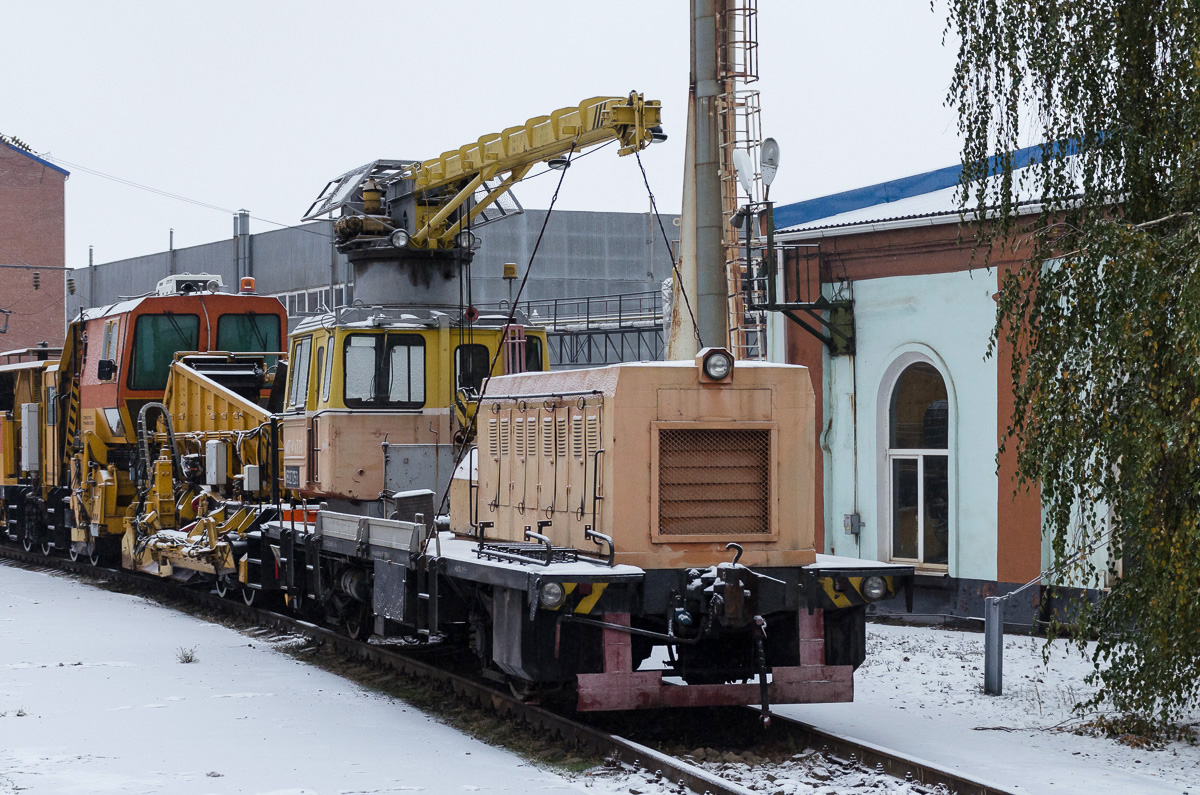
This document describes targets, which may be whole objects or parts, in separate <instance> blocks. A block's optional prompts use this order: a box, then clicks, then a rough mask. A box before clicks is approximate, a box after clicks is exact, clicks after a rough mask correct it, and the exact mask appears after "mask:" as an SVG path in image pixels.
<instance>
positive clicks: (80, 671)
mask: <svg viewBox="0 0 1200 795" xmlns="http://www.w3.org/2000/svg"><path fill="white" fill-rule="evenodd" d="M868 635H869V637H868V643H869V651H868V661H867V663H866V665H865V666H864V667H863V668H861V669H860V670H859V672H858V675H857V677H856V690H857V692H856V699H857V700H856V703H854V704H831V705H818V706H785V707H780V708H779V711H780V712H783V713H786V714H788V715H791V716H794V717H797V718H800V719H802V720H805V721H808V722H810V723H813V724H815V725H817V726H820V727H821V728H824V729H827V730H831V731H835V732H839V733H842V734H846V735H850V736H853V737H856V738H859V739H862V740H866V741H868V742H874V743H876V744H878V745H881V746H886V747H889V748H894V749H897V750H900V751H902V752H905V753H910V754H914V755H917V756H920V757H923V758H925V759H927V760H930V761H933V762H936V763H938V764H940V765H941V766H944V767H954V768H958V769H960V770H963V771H966V772H969V773H971V774H972V775H974V776H976V777H977V778H980V779H985V780H988V781H991V782H994V783H996V784H998V785H1001V786H1003V787H1005V788H1009V789H1012V790H1014V791H1017V792H1031V793H1032V792H1047V793H1049V792H1053V793H1059V792H1063V793H1070V792H1080V793H1087V795H1102V793H1109V792H1120V793H1160V792H1161V793H1174V794H1175V795H1179V793H1183V792H1188V793H1189V795H1200V749H1198V748H1196V747H1188V746H1183V745H1174V746H1171V747H1169V748H1167V749H1164V750H1159V751H1155V750H1146V749H1132V748H1128V747H1126V746H1122V745H1120V744H1118V743H1116V742H1113V741H1110V740H1105V739H1098V738H1091V737H1079V736H1076V735H1074V734H1070V733H1063V732H1059V731H1050V730H1049V729H1050V728H1051V727H1054V726H1056V725H1058V724H1060V723H1061V722H1062V721H1064V720H1069V719H1070V707H1071V705H1072V704H1074V702H1075V701H1076V700H1078V699H1079V698H1080V696H1081V695H1082V694H1083V692H1084V685H1083V681H1082V680H1083V676H1084V675H1085V674H1086V672H1087V670H1088V666H1087V663H1086V661H1083V660H1081V659H1080V658H1079V657H1078V656H1077V655H1076V656H1070V657H1068V656H1066V655H1064V654H1057V653H1056V655H1055V658H1054V660H1053V662H1052V667H1051V668H1050V669H1048V670H1047V669H1044V668H1042V666H1041V658H1040V651H1039V645H1038V644H1039V642H1037V641H1033V640H1030V639H1028V638H1016V637H1010V638H1008V640H1007V650H1006V655H1005V695H1004V696H1003V697H1000V698H991V697H987V696H984V695H983V694H982V692H981V685H982V666H983V661H982V659H983V658H982V655H983V638H982V636H981V635H977V634H969V633H960V632H950V631H944V630H939V629H932V628H911V627H892V626H875V625H871V626H869V627H868ZM180 649H194V650H195V655H196V657H197V661H196V662H194V663H191V664H184V663H181V662H180V661H179V656H180ZM705 766H706V767H709V768H710V769H711V770H713V771H714V772H717V773H719V774H720V775H722V776H727V777H730V778H735V779H737V780H740V781H741V782H742V783H743V784H744V785H747V786H751V787H752V788H754V789H756V790H759V791H764V792H768V793H773V794H775V793H778V794H780V795H808V794H809V793H814V794H815V793H821V794H822V795H842V793H904V792H906V791H908V788H907V787H906V786H905V785H903V784H902V783H897V782H895V781H894V780H891V779H888V778H886V777H883V776H877V775H874V774H872V773H871V772H869V771H867V772H863V771H855V770H847V769H841V768H839V766H838V765H837V764H836V763H835V762H832V761H831V760H824V759H822V758H821V757H820V755H813V754H808V753H806V754H802V755H798V757H797V759H796V760H794V761H793V762H790V763H788V764H786V765H783V766H773V765H765V764H762V763H761V762H760V761H759V760H755V759H753V758H748V759H747V760H745V761H738V760H736V759H732V758H728V757H727V758H724V759H720V760H715V761H714V760H705ZM813 771H816V773H815V775H814V772H813ZM652 779H653V777H652V776H646V775H642V774H637V773H634V772H632V771H629V770H621V769H618V770H612V769H605V770H597V771H589V774H584V775H568V774H562V773H558V772H556V771H549V770H544V769H540V768H538V767H537V766H534V765H531V764H530V763H529V762H527V761H525V760H523V759H522V758H520V757H518V756H516V755H514V754H512V753H510V752H508V751H505V750H502V749H498V748H495V747H491V746H489V745H487V744H485V743H482V742H479V741H476V740H473V739H471V738H469V737H465V736H463V735H462V734H461V733H459V732H457V731H455V730H454V729H452V728H450V727H447V726H445V725H443V724H441V723H439V722H437V721H436V720H435V719H433V718H431V717H429V716H428V715H426V714H424V713H422V712H421V711H419V710H417V709H414V708H413V707H411V706H409V705H407V704H405V703H404V702H402V701H399V700H396V699H393V698H390V697H388V696H385V695H381V694H379V693H376V692H373V691H370V690H367V689H365V688H362V687H359V686H358V685H355V684H353V683H350V682H348V681H347V680H345V679H343V678H340V677H338V676H336V675H334V674H331V673H327V672H325V671H322V670H320V669H318V668H316V667H313V666H311V665H307V664H304V663H301V662H298V661H297V660H295V659H294V658H293V657H292V656H290V655H288V654H285V653H283V652H282V651H280V650H279V649H277V648H276V647H275V646H273V645H272V643H270V642H267V641H264V640H260V639H257V638H255V637H249V636H247V635H245V634H242V633H239V632H237V631H234V630H231V629H228V628H225V627H222V626H219V625H216V624H211V623H208V622H205V621H202V620H200V619H198V618H195V617H192V616H188V615H185V614H181V613H178V612H175V611H172V610H169V609H167V608H164V607H161V606H159V605H157V604H155V603H153V602H150V601H147V600H145V599H142V598H139V597H136V596H128V595H124V594H118V593H112V592H109V591H105V590H102V589H98V588H95V587H92V586H90V585H86V584H83V583H80V582H77V581H75V580H73V579H71V578H68V577H63V576H57V575H52V574H47V573H40V572H35V571H29V570H26V569H21V568H17V567H13V566H8V565H0V794H3V795H7V793H16V792H28V793H43V792H45V793H59V792H61V793H103V792H121V793H125V792H129V793H159V792H162V793H172V795H187V794H188V793H263V794H264V795H329V794H330V793H340V794H344V793H368V792H369V793H395V792H428V793H439V792H474V791H480V792H556V791H568V792H570V791H583V790H586V791H590V792H594V793H617V792H620V793H634V792H638V793H643V794H644V795H665V794H666V793H675V792H678V790H677V789H676V788H675V787H674V786H672V785H670V784H669V783H667V782H664V781H654V780H652Z"/></svg>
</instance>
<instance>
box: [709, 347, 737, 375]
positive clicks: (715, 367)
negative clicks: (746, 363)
mask: <svg viewBox="0 0 1200 795" xmlns="http://www.w3.org/2000/svg"><path fill="white" fill-rule="evenodd" d="M732 369H733V357H732V356H730V355H729V354H728V353H725V352H724V351H715V352H713V353H710V354H709V355H708V358H707V359H705V360H704V374H705V375H706V376H708V377H709V378H711V379H712V380H714V381H720V380H721V379H723V378H726V377H728V376H729V371H730V370H732Z"/></svg>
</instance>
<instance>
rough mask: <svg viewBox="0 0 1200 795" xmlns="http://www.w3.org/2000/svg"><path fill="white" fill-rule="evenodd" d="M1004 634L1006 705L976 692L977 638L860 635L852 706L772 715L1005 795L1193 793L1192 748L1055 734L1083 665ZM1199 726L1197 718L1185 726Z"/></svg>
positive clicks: (885, 629)
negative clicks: (861, 653)
mask: <svg viewBox="0 0 1200 795" xmlns="http://www.w3.org/2000/svg"><path fill="white" fill-rule="evenodd" d="M1043 644H1044V641H1043V640H1041V639H1037V638H1030V637H1023V636H1012V635H1009V636H1006V637H1005V644H1004V695H1002V696H987V695H984V693H983V635H982V634H978V633H970V632H958V631H952V630H945V629H940V628H933V627H900V626H887V625H877V624H868V625H867V661H866V663H864V664H863V666H862V667H861V668H859V669H858V671H857V673H856V674H855V684H854V689H855V692H854V699H855V701H854V703H853V704H820V705H800V706H781V707H779V708H778V711H779V712H780V713H781V714H784V715H787V716H789V717H793V718H797V719H799V720H803V721H806V722H808V723H811V724H813V725H815V726H817V727H819V728H821V729H825V730H826V731H830V732H834V733H838V734H843V735H847V736H851V737H854V738H856V739H859V740H865V741H867V742H871V743H874V744H876V745H880V746H884V747H887V748H891V749H895V750H897V751H899V752H901V753H905V754H908V755H911V756H916V757H919V758H922V759H925V760H928V761H930V762H934V763H936V764H938V765H939V766H941V767H946V768H953V769H957V770H959V771H962V772H965V773H969V774H971V775H973V776H975V777H977V778H979V779H982V780H985V781H987V782H991V783H994V784H997V785H999V786H1001V787H1004V788H1005V789H1011V790H1012V791H1014V792H1022V793H1024V792H1029V793H1084V794H1085V795H1101V794H1102V793H1110V792H1111V793H1173V794H1174V795H1180V793H1190V795H1200V747H1197V746H1189V745H1185V744H1182V743H1175V744H1172V745H1170V746H1168V747H1166V748H1165V749H1162V750H1152V749H1146V748H1141V749H1137V748H1130V747H1128V746H1126V745H1122V744H1120V743H1118V742H1116V741H1114V740H1109V739H1104V738H1097V737H1085V736H1079V735H1076V734H1074V733H1071V732H1069V731H1062V730H1057V729H1056V728H1055V727H1059V726H1067V727H1069V726H1072V725H1075V724H1077V723H1078V721H1077V719H1075V718H1074V716H1073V714H1072V710H1071V708H1072V707H1073V706H1074V704H1075V703H1076V702H1078V701H1081V700H1083V699H1084V698H1086V697H1087V696H1089V695H1090V694H1091V692H1092V691H1091V690H1090V689H1089V688H1088V686H1087V685H1086V684H1085V683H1084V677H1085V676H1086V675H1087V673H1088V671H1090V670H1091V663H1090V661H1089V660H1088V659H1084V658H1083V657H1081V655H1080V654H1079V653H1078V652H1071V651H1069V650H1068V648H1067V644H1066V642H1065V641H1059V642H1056V644H1055V648H1054V651H1053V655H1052V657H1051V659H1050V664H1049V667H1046V666H1044V665H1043V664H1042V646H1043ZM1192 720H1195V721H1200V713H1198V714H1195V715H1193V716H1192Z"/></svg>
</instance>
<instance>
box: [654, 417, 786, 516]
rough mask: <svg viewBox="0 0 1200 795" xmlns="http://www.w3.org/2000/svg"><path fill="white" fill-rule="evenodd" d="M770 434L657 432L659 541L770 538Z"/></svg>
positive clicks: (708, 431) (738, 431) (751, 431)
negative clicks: (666, 538) (674, 538)
mask: <svg viewBox="0 0 1200 795" xmlns="http://www.w3.org/2000/svg"><path fill="white" fill-rule="evenodd" d="M770 462H771V432H770V431H769V430H709V429H686V430H683V429H681V430H668V429H665V428H663V429H660V430H659V432H658V532H659V534H660V535H672V536H685V535H755V534H760V535H766V534H769V533H770V532H771V523H770V517H771V463H770Z"/></svg>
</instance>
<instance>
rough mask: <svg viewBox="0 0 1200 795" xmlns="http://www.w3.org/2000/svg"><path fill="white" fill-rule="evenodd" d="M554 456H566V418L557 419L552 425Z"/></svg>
mask: <svg viewBox="0 0 1200 795" xmlns="http://www.w3.org/2000/svg"><path fill="white" fill-rule="evenodd" d="M554 454H555V455H556V456H565V455H566V454H567V418H566V417H559V418H558V419H557V420H556V421H555V423H554Z"/></svg>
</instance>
